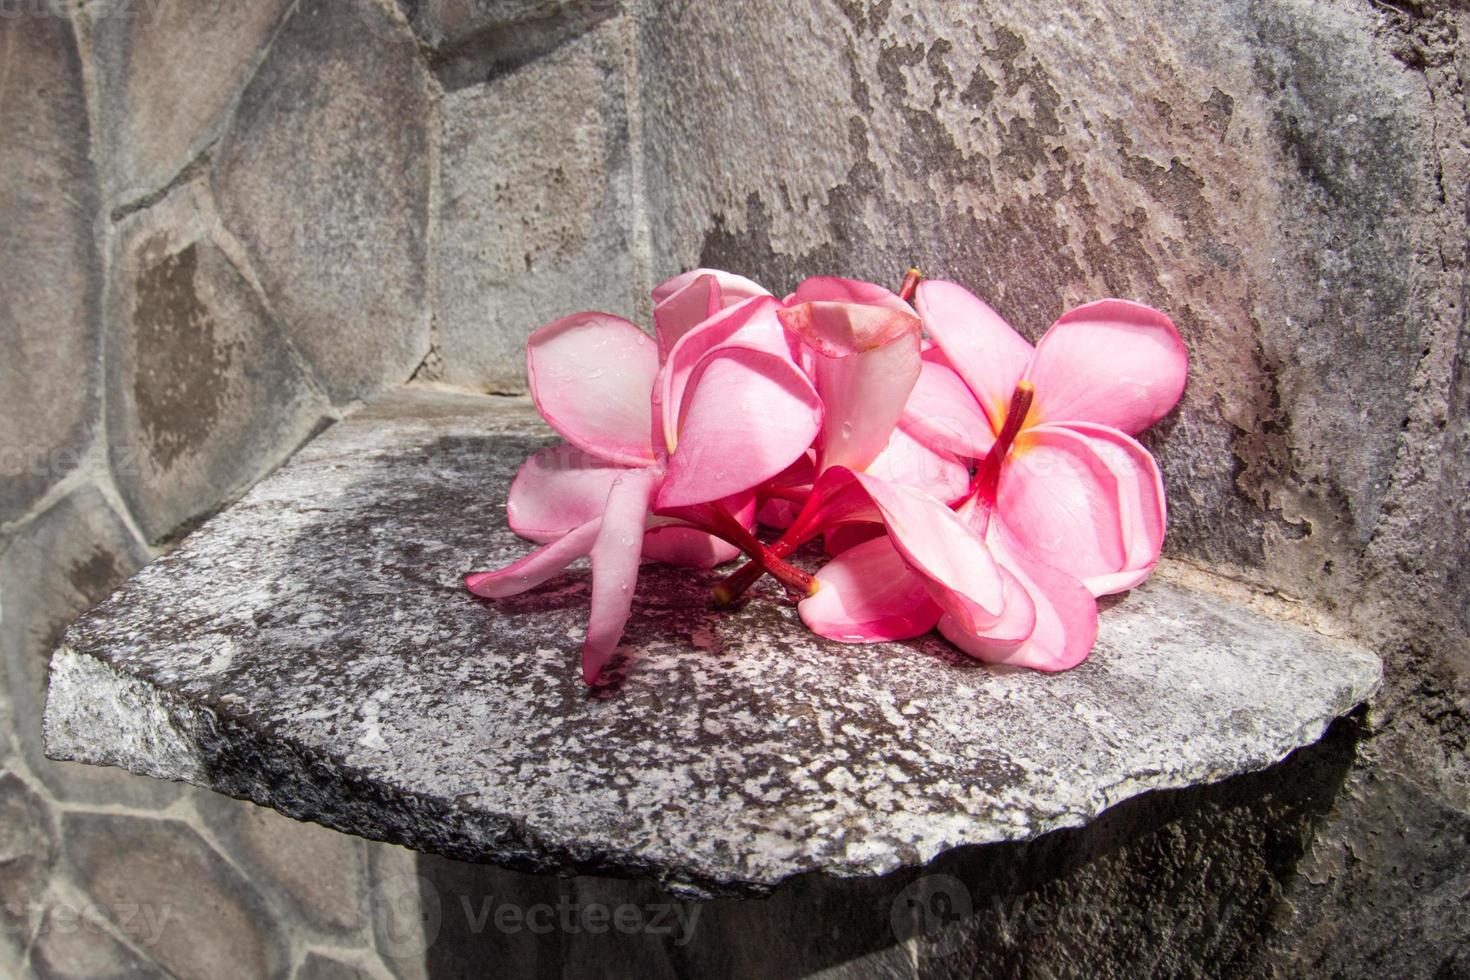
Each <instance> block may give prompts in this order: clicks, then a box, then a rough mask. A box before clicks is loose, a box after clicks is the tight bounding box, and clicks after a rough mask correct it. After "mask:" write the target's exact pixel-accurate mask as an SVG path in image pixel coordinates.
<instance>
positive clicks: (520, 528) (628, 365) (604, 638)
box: [465, 300, 822, 684]
mask: <svg viewBox="0 0 1470 980" xmlns="http://www.w3.org/2000/svg"><path fill="white" fill-rule="evenodd" d="M770 302H774V300H770ZM729 309H730V310H731V311H733V312H732V313H731V316H733V317H735V318H737V319H738V320H740V321H741V322H748V321H749V320H751V319H753V318H755V317H756V316H757V315H758V313H759V309H760V307H758V306H756V305H754V303H746V304H744V305H741V304H737V305H736V306H734V307H730V308H729ZM776 327H777V328H778V329H779V323H777V324H776ZM735 333H736V331H733V330H732V331H731V335H730V336H727V337H726V338H725V339H724V342H723V343H718V344H712V345H709V346H708V347H707V348H705V349H703V350H702V351H701V352H700V354H699V356H698V357H693V358H690V359H687V360H686V359H682V358H681V359H679V360H678V361H677V367H676V366H675V358H674V355H673V352H672V351H671V353H670V357H669V359H668V363H666V364H665V365H664V366H663V367H662V368H661V367H660V363H659V355H658V348H657V345H656V343H655V341H654V340H653V339H651V338H650V337H648V336H647V335H646V334H644V333H643V332H642V331H641V330H639V329H638V328H637V327H636V326H634V325H633V324H631V323H629V322H628V321H627V320H623V319H621V318H619V317H615V316H611V315H608V314H604V313H579V314H576V315H573V316H569V317H566V318H564V319H561V320H558V321H556V322H554V323H551V324H548V325H547V326H545V327H542V328H541V329H540V330H538V331H536V332H535V333H534V334H533V335H532V336H531V338H530V340H529V341H528V343H527V346H526V362H527V375H528V378H529V381H530V388H531V394H532V398H533V400H534V401H535V403H536V407H537V409H538V410H539V411H540V412H541V415H542V417H543V418H544V419H545V420H546V421H547V423H548V424H549V425H551V427H552V428H553V429H555V430H556V431H557V432H558V433H560V434H561V435H562V436H563V437H564V438H565V439H566V440H567V442H566V444H563V445H560V446H554V447H551V448H550V449H547V450H543V451H542V452H540V453H537V454H536V455H535V456H533V457H532V458H531V459H530V460H528V461H527V463H526V464H525V465H524V466H523V467H522V468H521V471H520V472H519V473H518V474H517V476H516V480H515V482H514V483H513V484H512V487H511V492H510V498H509V501H508V503H507V514H508V517H509V520H510V524H511V527H512V528H513V529H514V530H515V531H516V532H517V533H519V534H521V535H523V536H525V537H528V538H531V539H532V540H535V541H541V542H545V545H544V547H542V548H539V549H537V550H536V551H534V552H532V553H531V554H529V555H527V556H525V557H524V558H522V559H520V560H519V561H516V562H514V563H512V564H511V565H509V566H506V567H505V568H501V569H498V570H495V571H486V572H475V573H472V574H470V575H467V576H466V577H465V584H466V586H467V587H468V588H469V589H470V591H471V592H473V593H475V594H476V595H479V596H483V597H486V598H498V597H503V596H509V595H516V594H518V593H521V592H524V591H526V590H527V589H530V588H533V587H535V586H536V585H539V584H541V583H542V582H545V581H546V580H547V579H549V578H551V577H552V576H554V575H556V574H557V573H558V572H560V571H562V570H563V569H564V568H566V567H567V566H568V565H569V564H571V563H572V562H574V561H576V560H577V559H579V558H582V557H585V556H589V555H590V557H591V561H592V578H593V582H592V610H591V615H590V618H589V621H588V627H587V638H586V642H585V643H584V645H583V651H582V671H583V678H584V679H585V680H586V682H587V683H588V684H592V683H594V682H595V681H596V680H597V677H598V675H599V674H600V673H601V671H602V668H603V667H604V666H605V665H606V664H607V662H608V660H609V659H611V657H612V654H613V651H614V650H615V649H616V647H617V643H618V640H619V639H620V638H621V636H622V632H623V627H624V625H625V624H626V622H627V619H628V615H629V612H630V609H631V603H632V596H633V586H634V585H635V584H636V581H637V575H638V566H639V563H640V561H641V560H642V558H643V557H644V556H648V557H657V558H659V559H662V560H678V561H684V562H687V563H694V564H703V563H706V562H708V561H710V560H711V559H714V558H717V557H718V556H717V555H715V554H713V553H712V552H711V550H710V546H709V543H708V537H707V535H708V533H710V532H713V533H717V534H720V535H721V536H722V537H725V538H727V539H731V538H734V539H740V540H744V541H745V542H746V543H747V544H748V545H749V546H751V547H753V548H754V547H756V545H755V544H754V543H753V539H749V534H748V530H747V528H748V524H749V521H750V519H751V515H752V513H753V495H752V494H750V493H749V491H750V490H751V489H752V488H753V487H755V486H757V485H759V484H761V483H763V482H765V481H766V480H769V479H770V478H771V477H772V476H774V475H775V474H777V473H779V472H781V471H782V470H784V469H786V468H787V467H788V466H790V464H791V463H792V461H793V460H795V459H796V458H797V457H799V456H801V455H802V454H803V453H804V452H806V450H807V449H808V447H810V445H811V444H812V441H813V439H814V438H815V437H816V434H817V432H818V431H819V430H820V428H821V421H822V407H821V402H820V399H819V398H818V396H817V393H816V390H815V389H814V388H813V386H812V384H811V382H810V381H809V380H808V379H807V377H806V375H805V373H804V372H802V371H801V369H800V368H799V367H797V365H796V363H795V362H794V361H793V360H792V359H791V357H790V355H789V353H787V352H786V351H785V350H784V349H782V348H772V347H770V346H762V345H761V344H760V343H758V342H757V341H758V340H759V336H758V334H759V330H758V329H753V330H752V331H751V333H750V334H749V335H747V336H744V337H737V336H735ZM676 346H677V345H676ZM661 374H662V375H663V376H664V377H674V376H677V383H675V384H674V387H675V388H676V392H675V394H674V395H673V396H672V405H671V404H670V402H669V401H663V402H662V404H661V405H660V398H667V397H669V396H667V395H662V396H660V395H656V392H662V391H664V390H666V389H664V388H662V387H661V385H660V383H659V382H660V379H661ZM659 409H662V410H659ZM742 497H743V498H744V500H743V502H742V500H741V498H742ZM732 510H743V511H744V516H743V519H742V518H741V517H737V516H736V515H735V514H734V513H732Z"/></svg>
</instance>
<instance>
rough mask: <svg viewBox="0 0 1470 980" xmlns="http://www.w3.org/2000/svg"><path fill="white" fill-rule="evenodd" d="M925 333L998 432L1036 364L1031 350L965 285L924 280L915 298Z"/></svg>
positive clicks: (1008, 325) (1018, 335) (1024, 341)
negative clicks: (1032, 362) (1024, 378)
mask: <svg viewBox="0 0 1470 980" xmlns="http://www.w3.org/2000/svg"><path fill="white" fill-rule="evenodd" d="M914 305H915V307H917V308H918V311H919V316H920V317H921V318H923V321H924V330H925V331H927V332H928V334H929V336H930V337H932V338H934V342H935V343H936V344H938V345H939V349H940V350H942V351H944V356H945V357H947V358H948V359H949V363H950V366H951V367H953V368H954V369H955V371H956V372H958V373H959V376H960V377H961V378H963V379H964V380H965V384H967V385H969V386H970V390H971V391H972V392H973V393H974V395H975V399H976V400H977V401H978V402H979V403H980V407H981V408H982V409H984V410H985V414H986V416H987V417H988V418H989V419H990V424H991V428H992V430H994V431H996V432H999V431H1000V427H1001V425H1002V424H1003V423H1004V421H1005V412H1006V408H1007V406H1009V405H1010V403H1011V395H1012V393H1014V392H1015V390H1016V382H1018V381H1020V380H1021V373H1022V372H1023V371H1024V370H1025V369H1026V364H1027V363H1028V362H1029V361H1030V360H1031V345H1030V344H1028V343H1027V342H1026V338H1024V337H1022V336H1021V335H1020V334H1018V333H1016V331H1015V330H1013V329H1012V328H1011V325H1010V324H1008V323H1006V322H1005V320H1003V319H1002V318H1001V316H1000V314H999V313H997V312H995V311H994V310H992V309H991V308H990V306H989V305H988V304H987V303H985V301H983V300H982V299H980V298H979V297H978V296H976V295H975V294H974V293H971V292H970V291H969V290H968V289H966V288H965V287H964V286H961V285H958V284H956V283H952V282H946V281H944V280H943V279H925V280H923V281H921V282H920V283H919V288H918V290H917V292H916V293H915V294H914Z"/></svg>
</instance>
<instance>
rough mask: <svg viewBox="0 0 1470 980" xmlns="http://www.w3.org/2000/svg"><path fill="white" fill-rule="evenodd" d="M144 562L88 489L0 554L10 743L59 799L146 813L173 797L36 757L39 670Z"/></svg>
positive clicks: (0, 634)
mask: <svg viewBox="0 0 1470 980" xmlns="http://www.w3.org/2000/svg"><path fill="white" fill-rule="evenodd" d="M148 557H149V555H148V552H147V551H146V550H145V549H144V548H143V547H142V546H141V545H139V544H138V543H137V541H136V540H135V539H134V538H133V537H132V535H131V533H130V532H129V531H128V529H127V528H126V527H125V526H124V525H123V523H122V521H121V520H120V519H119V518H118V516H117V514H116V513H115V512H114V511H113V510H112V508H111V507H110V506H109V505H108V503H107V501H106V500H105V499H104V498H103V496H102V495H101V494H100V493H99V492H98V491H97V490H96V489H95V488H93V487H90V486H88V487H83V488H82V489H80V490H77V491H76V492H74V493H72V494H70V495H68V496H66V497H63V498H62V499H61V500H60V501H59V502H57V503H56V504H54V505H53V506H52V507H50V508H48V509H47V510H45V511H43V512H42V513H41V514H40V515H39V516H37V517H36V518H35V519H34V520H32V521H31V522H30V523H28V524H27V525H26V526H25V528H24V529H23V530H21V531H20V532H19V533H18V534H17V535H16V536H15V537H14V539H13V540H12V541H11V542H10V544H9V546H8V547H7V548H6V549H5V551H4V552H0V584H3V588H0V651H3V661H4V668H5V672H6V674H7V676H8V678H9V688H10V696H11V698H12V700H13V711H14V715H15V725H16V732H15V734H16V741H17V742H18V743H19V748H20V750H21V754H22V756H23V757H24V758H25V760H26V763H27V765H28V766H29V768H30V769H31V771H32V772H34V773H35V774H36V775H37V776H38V777H39V778H40V779H41V781H42V782H44V783H45V784H46V785H47V786H48V787H50V788H51V789H52V791H53V792H55V793H56V794H57V795H59V796H61V797H63V798H65V799H70V800H75V801H84V800H85V801H91V802H99V803H101V802H105V803H128V804H132V805H140V806H152V805H160V804H163V803H165V802H167V801H168V800H170V799H173V798H174V797H175V796H177V795H178V788H177V787H175V786H172V785H169V784H167V783H153V784H151V785H150V784H149V783H146V782H144V781H142V780H137V779H117V778H115V776H113V775H111V774H109V773H105V772H103V771H101V770H98V769H95V768H93V767H90V766H78V765H71V764H68V763H60V762H52V761H49V760H47V759H46V758H45V756H44V755H43V753H42V750H41V709H42V705H43V703H44V699H45V697H46V663H47V659H48V658H49V657H50V653H51V650H52V649H53V648H54V647H55V645H56V642H57V640H58V638H59V637H60V636H61V633H62V630H63V629H64V628H65V627H66V625H67V624H68V623H70V622H71V621H72V620H73V619H75V618H76V617H77V616H78V615H79V614H80V613H82V612H83V611H84V610H86V609H87V608H88V607H89V606H91V605H92V604H93V603H95V602H97V601H98V600H100V599H102V598H103V597H104V596H106V595H107V594H108V593H109V592H111V591H112V590H113V589H114V588H116V587H117V586H118V585H119V584H120V583H121V582H122V581H123V580H124V579H125V578H127V577H128V576H129V575H130V574H132V572H133V571H134V570H135V569H137V568H138V566H140V565H142V564H143V563H144V562H146V561H147V560H148Z"/></svg>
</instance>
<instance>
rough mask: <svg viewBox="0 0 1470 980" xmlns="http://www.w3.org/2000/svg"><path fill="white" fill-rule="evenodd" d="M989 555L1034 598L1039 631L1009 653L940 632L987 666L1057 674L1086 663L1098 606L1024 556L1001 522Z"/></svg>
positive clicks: (995, 524)
mask: <svg viewBox="0 0 1470 980" xmlns="http://www.w3.org/2000/svg"><path fill="white" fill-rule="evenodd" d="M985 540H986V543H987V544H988V545H989V546H990V550H991V553H992V554H994V555H995V558H996V561H998V562H999V563H1000V564H1001V566H1002V567H1004V568H1005V569H1006V571H1007V572H1009V573H1010V574H1011V575H1013V576H1014V577H1015V580H1016V581H1017V583H1018V584H1019V585H1020V586H1021V588H1023V589H1024V590H1025V591H1026V594H1027V595H1028V596H1030V597H1031V601H1032V603H1033V604H1034V608H1035V626H1034V628H1033V629H1032V630H1031V632H1030V634H1029V635H1028V636H1027V637H1026V638H1025V640H1023V641H1022V642H1021V643H1019V644H1017V645H1015V646H1012V647H1010V648H1009V649H1006V647H1005V646H1004V645H1002V646H1000V647H996V646H995V645H994V644H992V643H990V642H988V641H986V640H972V639H971V638H970V636H969V635H968V634H966V633H965V632H964V631H963V630H961V629H958V628H957V624H956V623H954V622H946V621H945V620H940V622H939V632H940V633H942V634H943V635H944V636H945V637H946V638H947V639H948V640H949V641H950V642H951V643H953V644H955V646H957V647H959V648H960V649H961V650H964V651H965V652H966V653H969V654H970V655H971V656H973V657H976V658H978V659H980V660H984V661H986V662H988V663H1002V664H1011V665H1013V666H1017V667H1030V668H1032V669H1033V670H1044V671H1058V670H1067V669H1069V668H1071V667H1075V666H1077V665H1078V664H1079V663H1081V662H1082V661H1084V660H1086V659H1087V655H1088V654H1089V653H1091V652H1092V647H1093V644H1094V643H1096V642H1097V600H1096V599H1094V598H1093V597H1092V593H1090V592H1088V591H1087V588H1086V587H1085V586H1084V585H1083V584H1082V583H1081V582H1079V581H1078V580H1077V579H1075V578H1073V577H1072V576H1070V575H1068V574H1066V573H1065V572H1061V571H1058V570H1057V569H1055V568H1053V567H1051V566H1050V565H1048V564H1046V563H1045V562H1043V561H1041V560H1039V559H1037V558H1036V557H1035V556H1034V555H1032V554H1030V553H1029V552H1027V551H1026V549H1025V547H1024V546H1023V545H1022V544H1021V543H1020V541H1019V540H1017V538H1016V537H1015V535H1014V534H1012V533H1011V532H1010V530H1009V529H1008V528H1007V527H1006V525H1005V523H1004V522H1003V521H1001V520H999V519H996V518H992V519H991V521H990V527H989V529H988V531H987V532H986V535H985Z"/></svg>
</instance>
